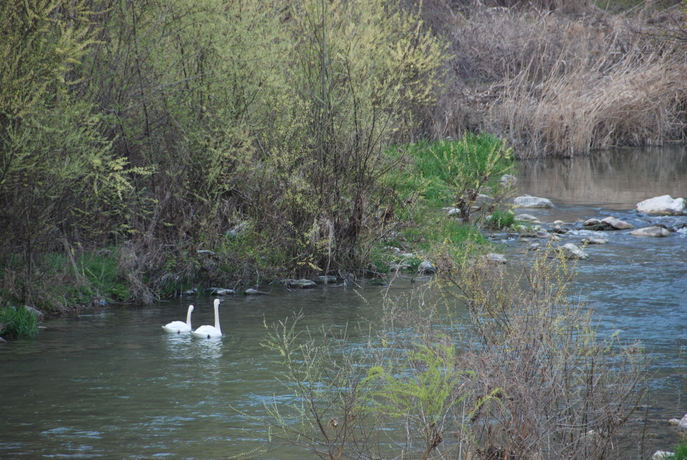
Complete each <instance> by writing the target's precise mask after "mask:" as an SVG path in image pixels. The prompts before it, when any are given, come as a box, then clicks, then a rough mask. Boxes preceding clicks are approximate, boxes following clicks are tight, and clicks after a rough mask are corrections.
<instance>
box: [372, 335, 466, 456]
mask: <svg viewBox="0 0 687 460" xmlns="http://www.w3.org/2000/svg"><path fill="white" fill-rule="evenodd" d="M401 356H402V357H395V359H393V360H389V359H387V360H386V361H385V364H383V365H378V366H374V367H372V368H370V370H369V371H368V375H367V378H366V380H365V381H364V382H363V383H364V384H365V385H370V386H371V390H370V391H369V394H368V395H367V398H368V399H369V407H368V408H367V410H369V411H371V412H372V413H375V414H376V415H377V417H378V418H379V419H382V418H384V417H389V418H390V419H391V420H398V421H401V422H402V425H403V426H405V430H406V432H408V431H410V432H411V434H410V435H409V437H415V436H418V437H419V438H420V439H422V440H423V441H424V452H423V456H422V457H421V458H428V456H429V455H430V453H431V452H432V451H433V450H434V449H436V448H437V446H438V445H439V443H441V442H442V441H443V439H442V433H443V432H444V430H445V429H446V428H447V427H448V426H449V425H450V424H455V422H456V420H455V419H454V417H453V416H452V412H453V411H454V409H455V406H457V405H458V404H459V403H461V402H462V401H463V400H464V399H465V398H466V397H467V394H465V393H461V392H459V391H456V389H457V387H459V386H460V384H461V383H462V381H463V379H465V378H466V377H469V376H471V375H472V373H471V372H468V371H463V370H460V369H456V350H455V345H454V344H448V343H441V342H436V343H432V344H424V343H420V344H415V345H414V346H413V347H412V348H411V349H410V350H407V351H406V352H405V353H403V355H401ZM458 423H460V422H458ZM389 428H391V427H389Z"/></svg>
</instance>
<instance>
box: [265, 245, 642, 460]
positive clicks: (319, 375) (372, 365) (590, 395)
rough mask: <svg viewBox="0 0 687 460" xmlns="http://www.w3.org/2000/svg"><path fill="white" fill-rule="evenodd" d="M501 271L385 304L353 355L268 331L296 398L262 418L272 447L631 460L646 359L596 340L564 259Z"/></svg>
mask: <svg viewBox="0 0 687 460" xmlns="http://www.w3.org/2000/svg"><path fill="white" fill-rule="evenodd" d="M501 267H502V266H493V265H489V262H488V261H485V260H484V259H482V258H475V259H467V258H466V259H465V260H464V261H463V263H462V266H461V269H460V270H458V271H457V273H455V274H454V277H453V283H454V284H453V287H450V286H447V285H444V286H442V285H441V284H434V283H432V284H430V285H429V286H424V287H420V288H418V289H415V290H413V291H411V292H410V293H409V294H408V295H406V296H403V295H402V296H394V297H393V298H392V297H389V298H387V299H386V300H387V301H386V302H385V304H384V309H383V314H382V317H381V321H377V322H376V326H375V327H374V329H372V328H370V329H366V328H362V331H361V337H362V338H361V339H360V340H359V341H358V342H353V341H352V340H351V339H350V338H349V337H348V335H347V334H336V333H334V332H333V331H332V330H331V329H329V328H327V327H323V328H322V329H321V330H320V331H319V333H317V334H311V333H310V332H309V331H307V330H305V331H303V330H302V329H301V328H299V327H298V322H297V321H295V322H293V323H291V322H290V321H285V322H281V323H278V324H276V325H274V327H273V328H272V329H271V330H270V333H269V334H268V339H267V341H266V343H265V345H266V346H267V347H268V349H270V350H272V351H273V352H274V353H275V356H278V358H277V359H278V360H279V361H280V363H281V364H282V365H283V366H284V373H283V375H281V376H280V377H279V378H280V379H281V380H282V381H283V382H284V384H285V391H286V392H287V393H288V395H289V397H281V398H279V399H276V398H275V400H274V401H273V402H272V403H270V404H268V405H267V409H268V412H269V415H270V416H271V418H270V421H269V422H268V424H269V425H270V426H271V427H272V429H276V430H274V431H271V432H272V433H273V434H274V436H275V438H277V437H278V438H280V439H283V440H286V441H288V442H291V443H295V444H296V445H300V446H304V447H307V448H309V449H311V450H312V451H313V452H315V453H316V454H317V455H319V456H320V457H321V458H360V457H361V456H364V455H365V454H366V453H370V452H374V453H375V455H377V456H379V457H382V458H387V457H388V458H396V457H399V458H422V459H430V458H447V457H449V456H450V457H451V458H454V457H455V458H472V456H479V457H481V458H579V459H590V458H626V454H627V453H626V452H625V451H623V449H621V448H618V446H619V445H620V444H619V443H618V442H619V439H620V438H622V437H623V436H625V435H627V434H628V432H627V431H624V429H625V427H626V426H627V424H628V420H629V417H630V416H631V414H632V413H633V411H634V410H635V409H636V407H637V405H638V402H639V401H640V399H641V397H642V394H643V388H644V386H643V381H642V372H643V370H644V369H645V363H644V361H643V357H642V355H641V353H640V352H639V348H638V347H636V346H635V344H626V343H623V342H621V341H620V340H619V339H618V338H617V337H607V338H601V337H599V336H597V334H596V332H595V330H594V328H593V320H592V318H591V315H590V312H589V311H588V310H586V309H585V308H583V307H582V306H581V305H579V304H576V303H574V300H573V299H572V297H570V295H569V292H568V291H567V289H568V287H569V285H570V282H571V276H572V271H571V270H570V267H568V266H566V264H565V262H564V261H563V260H562V259H557V258H548V257H547V255H546V254H544V255H542V256H538V257H536V258H535V259H533V260H530V261H528V262H527V263H526V264H524V265H523V266H522V267H521V268H522V271H516V272H512V271H510V272H506V271H505V269H504V268H501ZM465 309H467V312H469V320H468V321H467V323H466V322H465V319H466V318H465V317H464V316H463V315H464V313H465V312H466V310H465ZM296 319H297V320H298V319H300V318H296ZM365 330H368V331H376V332H371V333H368V334H366V333H364V331H365ZM282 401H290V403H282ZM630 434H631V433H630ZM638 435H641V433H638Z"/></svg>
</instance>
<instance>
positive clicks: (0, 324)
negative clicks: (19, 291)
mask: <svg viewBox="0 0 687 460" xmlns="http://www.w3.org/2000/svg"><path fill="white" fill-rule="evenodd" d="M37 334H38V318H37V316H36V313H35V312H33V311H31V310H29V309H28V308H21V307H20V308H17V307H6V308H3V309H0V336H6V337H11V338H16V339H21V338H33V337H35V336H36V335H37Z"/></svg>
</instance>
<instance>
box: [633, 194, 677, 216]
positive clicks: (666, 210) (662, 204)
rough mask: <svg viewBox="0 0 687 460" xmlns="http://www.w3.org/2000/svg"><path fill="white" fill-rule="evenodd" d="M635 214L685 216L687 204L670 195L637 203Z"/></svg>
mask: <svg viewBox="0 0 687 460" xmlns="http://www.w3.org/2000/svg"><path fill="white" fill-rule="evenodd" d="M637 212H641V213H644V214H686V213H687V202H685V199H684V198H675V199H673V197H671V196H670V195H663V196H657V197H655V198H649V199H648V200H644V201H641V202H639V203H637Z"/></svg>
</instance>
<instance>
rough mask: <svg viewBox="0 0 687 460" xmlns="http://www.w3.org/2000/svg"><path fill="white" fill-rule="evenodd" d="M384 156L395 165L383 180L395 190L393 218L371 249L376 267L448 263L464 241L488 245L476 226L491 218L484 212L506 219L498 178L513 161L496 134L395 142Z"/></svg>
mask: <svg viewBox="0 0 687 460" xmlns="http://www.w3.org/2000/svg"><path fill="white" fill-rule="evenodd" d="M387 155H388V157H389V158H390V159H391V160H392V162H393V164H394V165H396V166H397V167H393V168H391V169H390V170H389V171H388V172H387V174H386V176H385V177H384V178H383V180H384V182H385V184H386V185H387V187H389V188H390V189H393V190H394V191H395V193H396V194H397V197H398V200H397V206H396V209H395V215H396V217H397V219H398V221H397V225H396V226H395V227H393V229H392V230H390V231H389V232H387V234H385V235H384V236H383V238H382V239H381V240H380V243H379V244H378V245H377V246H378V248H377V250H376V251H374V254H373V257H372V259H373V261H372V262H373V266H374V267H375V268H376V269H379V268H380V267H391V268H394V269H398V268H402V269H404V270H415V269H416V268H417V265H418V264H419V263H420V262H422V260H426V259H433V260H439V259H441V260H444V261H445V262H446V263H448V264H449V265H451V264H452V263H453V262H455V261H458V260H460V259H462V258H463V257H465V255H466V250H465V243H467V242H470V245H471V246H472V245H478V246H483V245H487V244H488V241H487V239H486V238H485V237H484V235H483V234H482V233H481V232H480V229H479V226H480V225H486V224H488V223H489V222H493V219H491V220H488V219H487V217H488V216H490V215H492V214H495V215H496V216H497V220H498V221H499V222H503V223H504V225H505V224H506V223H507V221H506V218H507V216H508V215H509V214H508V212H509V211H507V210H501V208H502V207H503V206H502V204H503V202H504V199H505V198H506V197H507V196H508V193H509V192H510V187H509V186H508V184H506V183H502V182H501V178H502V176H503V175H504V174H508V173H510V172H512V170H513V169H514V160H513V156H512V152H511V149H510V148H508V146H507V145H506V144H505V142H504V141H503V140H501V139H499V138H497V137H496V136H493V135H487V134H473V133H467V134H466V135H464V136H463V137H461V138H460V139H457V140H453V139H444V140H440V141H435V142H429V141H421V142H417V143H414V144H409V145H405V146H396V147H394V148H392V149H390V150H389V151H388V152H387ZM511 215H512V213H511ZM512 219H513V222H514V217H512ZM508 225H510V224H508ZM389 248H395V250H397V251H398V252H397V253H391V254H389V251H388V250H387V251H385V250H384V249H389ZM399 252H400V254H399ZM452 261H453V262H452ZM380 271H384V270H380Z"/></svg>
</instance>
